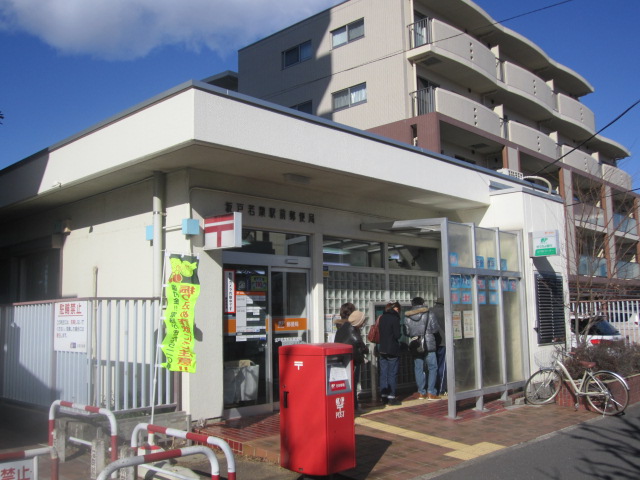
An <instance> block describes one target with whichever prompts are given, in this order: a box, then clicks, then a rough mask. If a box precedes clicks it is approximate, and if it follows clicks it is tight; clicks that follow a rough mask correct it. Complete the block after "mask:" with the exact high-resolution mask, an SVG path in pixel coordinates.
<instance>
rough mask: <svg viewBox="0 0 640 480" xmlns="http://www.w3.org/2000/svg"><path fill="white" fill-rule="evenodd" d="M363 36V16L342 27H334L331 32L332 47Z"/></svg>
mask: <svg viewBox="0 0 640 480" xmlns="http://www.w3.org/2000/svg"><path fill="white" fill-rule="evenodd" d="M362 37H364V18H361V19H360V20H356V21H355V22H351V23H349V24H348V25H345V26H344V27H340V28H336V29H335V30H334V31H332V32H331V39H332V42H333V48H336V47H339V46H340V45H344V44H345V43H350V42H353V41H354V40H357V39H359V38H362Z"/></svg>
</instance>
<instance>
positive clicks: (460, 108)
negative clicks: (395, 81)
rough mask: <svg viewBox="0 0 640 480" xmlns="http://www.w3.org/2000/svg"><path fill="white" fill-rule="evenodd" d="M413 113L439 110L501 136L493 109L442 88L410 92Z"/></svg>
mask: <svg viewBox="0 0 640 480" xmlns="http://www.w3.org/2000/svg"><path fill="white" fill-rule="evenodd" d="M410 95H411V99H412V103H413V115H414V116H417V115H424V114H427V113H432V112H436V111H437V112H439V113H442V114H443V115H447V116H448V117H451V118H454V119H456V120H459V121H461V122H464V123H466V124H467V125H471V126H474V127H477V128H480V129H482V130H484V131H485V132H488V133H491V134H493V135H496V136H498V137H499V136H501V127H500V125H501V122H502V120H501V119H500V117H499V116H498V114H496V113H495V112H494V111H493V110H491V109H490V108H487V107H485V106H483V105H480V104H479V103H477V102H474V101H473V100H470V99H468V98H467V97H464V96H462V95H458V94H457V93H453V92H449V91H448V90H444V89H442V88H425V89H422V90H418V91H416V92H411V94H410Z"/></svg>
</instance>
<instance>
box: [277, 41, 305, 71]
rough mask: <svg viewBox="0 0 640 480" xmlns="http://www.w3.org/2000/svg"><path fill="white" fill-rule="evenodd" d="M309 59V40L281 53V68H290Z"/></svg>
mask: <svg viewBox="0 0 640 480" xmlns="http://www.w3.org/2000/svg"><path fill="white" fill-rule="evenodd" d="M310 58H311V40H307V41H306V42H304V43H301V44H300V45H296V46H295V47H293V48H290V49H289V50H285V51H284V52H282V68H287V67H291V66H292V65H295V64H297V63H300V62H304V61H305V60H309V59H310Z"/></svg>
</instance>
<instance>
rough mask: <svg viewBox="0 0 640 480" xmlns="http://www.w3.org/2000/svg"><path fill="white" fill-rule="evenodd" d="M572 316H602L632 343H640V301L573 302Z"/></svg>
mask: <svg viewBox="0 0 640 480" xmlns="http://www.w3.org/2000/svg"><path fill="white" fill-rule="evenodd" d="M571 312H572V314H574V315H575V314H577V315H578V316H595V315H599V316H602V317H603V318H604V319H605V320H607V321H608V322H609V323H611V324H612V325H613V326H614V327H615V328H616V329H618V330H619V331H620V333H621V334H622V335H624V336H626V337H627V339H628V340H629V341H630V342H633V343H640V322H639V320H640V299H637V300H635V299H631V300H610V301H588V302H573V303H572V304H571Z"/></svg>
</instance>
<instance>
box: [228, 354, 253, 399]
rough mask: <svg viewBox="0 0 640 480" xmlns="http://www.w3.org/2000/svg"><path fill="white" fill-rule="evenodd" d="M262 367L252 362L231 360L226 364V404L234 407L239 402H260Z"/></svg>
mask: <svg viewBox="0 0 640 480" xmlns="http://www.w3.org/2000/svg"><path fill="white" fill-rule="evenodd" d="M259 376H260V365H256V364H255V363H254V362H252V361H251V360H231V361H228V362H224V374H223V383H224V403H225V405H232V404H235V403H239V402H247V401H248V402H255V401H256V400H258V379H259Z"/></svg>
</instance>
